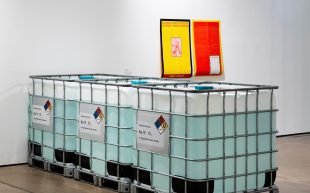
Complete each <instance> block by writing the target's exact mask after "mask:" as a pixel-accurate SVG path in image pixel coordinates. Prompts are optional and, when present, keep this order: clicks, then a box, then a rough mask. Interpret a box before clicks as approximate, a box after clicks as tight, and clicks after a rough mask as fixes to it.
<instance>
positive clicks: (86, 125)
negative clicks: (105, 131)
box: [80, 113, 102, 135]
mask: <svg viewBox="0 0 310 193" xmlns="http://www.w3.org/2000/svg"><path fill="white" fill-rule="evenodd" d="M93 116H94V115H92V114H88V113H80V132H82V133H88V134H91V135H100V126H101V125H100V122H99V121H96V120H100V119H94V117H93ZM101 121H102V120H101Z"/></svg>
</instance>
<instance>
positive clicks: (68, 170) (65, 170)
mask: <svg viewBox="0 0 310 193" xmlns="http://www.w3.org/2000/svg"><path fill="white" fill-rule="evenodd" d="M74 170H75V166H74V165H73V164H66V165H65V166H64V165H62V164H59V163H49V162H47V171H49V172H51V173H55V174H59V175H62V176H65V177H67V178H73V177H74Z"/></svg>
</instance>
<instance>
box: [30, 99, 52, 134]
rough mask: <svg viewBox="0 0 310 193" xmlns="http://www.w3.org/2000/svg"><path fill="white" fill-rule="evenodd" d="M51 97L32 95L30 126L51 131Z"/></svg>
mask: <svg viewBox="0 0 310 193" xmlns="http://www.w3.org/2000/svg"><path fill="white" fill-rule="evenodd" d="M53 108H54V106H53V99H50V98H46V97H37V96H34V97H33V101H32V126H33V128H35V129H41V130H45V131H53Z"/></svg>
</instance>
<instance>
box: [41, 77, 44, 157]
mask: <svg viewBox="0 0 310 193" xmlns="http://www.w3.org/2000/svg"><path fill="white" fill-rule="evenodd" d="M43 89H44V86H43V79H41V96H42V97H43V96H44V92H43ZM43 133H44V131H43V130H41V152H43V141H44V135H43ZM41 157H43V154H42V155H41Z"/></svg>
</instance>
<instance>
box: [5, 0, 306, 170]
mask: <svg viewBox="0 0 310 193" xmlns="http://www.w3.org/2000/svg"><path fill="white" fill-rule="evenodd" d="M309 6H310V2H309V1H307V0H298V1H296V0H281V1H280V0H261V1H248V0H234V1H231V0H220V1H219V0H191V1H188V0H187V1H186V0H169V1H167V0H157V1H145V0H130V1H126V0H113V1H111V0H65V1H64V0H45V1H42V0H28V1H23V0H2V1H0V69H1V70H0V122H1V126H0V155H1V156H0V165H5V164H12V163H23V162H25V161H26V152H27V145H26V141H27V129H26V128H27V116H26V113H27V112H26V106H27V102H26V101H27V83H28V81H29V79H28V76H29V75H31V74H63V73H92V72H97V73H99V72H100V73H118V74H131V75H144V76H156V77H159V76H160V74H161V69H160V40H159V20H160V18H178V19H219V20H221V21H222V44H223V59H224V65H225V77H222V78H221V79H222V80H225V81H230V82H244V83H255V84H273V85H279V86H280V89H279V90H278V91H277V104H278V108H279V109H280V111H279V113H278V119H277V123H278V130H279V134H280V135H285V134H293V133H302V132H310V126H309V125H310V122H309V119H308V116H307V110H308V109H310V102H309V101H308V98H309V95H310V92H309V90H308V89H307V88H308V85H307V83H308V82H309V81H310V78H309V76H308V75H307V73H308V72H309V68H310V67H309V65H308V57H307V56H308V55H309V54H308V52H309V51H308V50H310V36H309V35H308V34H310V22H309V20H308V19H307V18H309V12H308V10H307V9H308V8H309Z"/></svg>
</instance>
